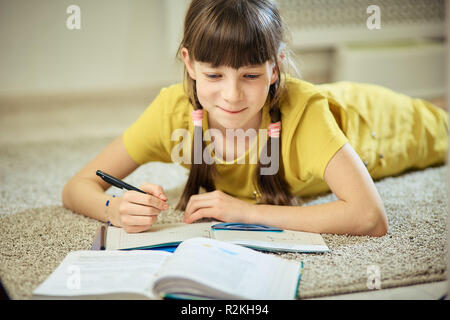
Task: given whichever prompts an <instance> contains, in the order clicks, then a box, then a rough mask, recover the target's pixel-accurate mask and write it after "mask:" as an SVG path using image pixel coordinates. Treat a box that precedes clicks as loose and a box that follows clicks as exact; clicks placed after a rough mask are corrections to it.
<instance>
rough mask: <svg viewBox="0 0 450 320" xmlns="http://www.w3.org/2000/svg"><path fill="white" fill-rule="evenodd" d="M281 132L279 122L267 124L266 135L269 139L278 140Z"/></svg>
mask: <svg viewBox="0 0 450 320" xmlns="http://www.w3.org/2000/svg"><path fill="white" fill-rule="evenodd" d="M280 131H281V121H278V122H275V123H271V124H269V129H268V134H269V137H271V138H279V137H280Z"/></svg>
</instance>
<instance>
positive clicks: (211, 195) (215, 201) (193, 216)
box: [184, 190, 253, 223]
mask: <svg viewBox="0 0 450 320" xmlns="http://www.w3.org/2000/svg"><path fill="white" fill-rule="evenodd" d="M252 207H253V205H252V204H249V203H247V202H245V201H242V200H239V199H236V198H234V197H232V196H230V195H228V194H226V193H224V192H222V191H218V190H216V191H213V192H208V193H202V194H196V195H193V196H191V198H190V199H189V202H188V204H187V206H186V210H185V211H184V222H186V223H192V222H194V221H197V220H199V219H202V218H214V219H216V220H220V221H224V222H241V223H247V221H248V220H249V215H250V212H251V210H252Z"/></svg>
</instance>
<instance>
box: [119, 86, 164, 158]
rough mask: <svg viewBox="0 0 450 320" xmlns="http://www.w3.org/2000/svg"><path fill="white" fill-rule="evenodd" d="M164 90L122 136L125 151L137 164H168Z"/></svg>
mask: <svg viewBox="0 0 450 320" xmlns="http://www.w3.org/2000/svg"><path fill="white" fill-rule="evenodd" d="M166 90H167V89H162V90H161V92H160V93H159V95H158V96H157V97H156V98H155V100H154V101H153V102H152V103H151V104H150V106H148V107H147V109H146V110H145V111H144V112H143V114H142V115H141V116H140V117H139V118H138V119H137V120H136V121H135V122H134V123H133V124H132V125H131V126H130V127H129V128H128V129H126V130H125V132H124V134H123V143H124V145H125V149H126V150H127V152H128V154H129V155H130V156H131V158H132V159H133V160H134V161H135V162H136V163H138V164H144V163H147V162H150V161H161V162H170V161H171V160H170V153H169V152H168V150H166V149H167V147H166V145H165V143H164V141H165V140H167V139H170V136H169V137H168V138H166V137H165V133H166V131H167V130H166V129H167V128H166V127H165V126H166V125H167V122H166V121H165V119H164V118H165V117H166V114H165V112H164V111H165V110H164V108H165V105H166V99H165V95H166Z"/></svg>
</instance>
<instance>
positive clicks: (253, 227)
mask: <svg viewBox="0 0 450 320" xmlns="http://www.w3.org/2000/svg"><path fill="white" fill-rule="evenodd" d="M211 228H212V229H213V230H238V231H272V232H282V231H283V229H280V228H277V227H271V226H266V225H263V224H247V223H233V222H224V223H217V224H215V225H212V226H211Z"/></svg>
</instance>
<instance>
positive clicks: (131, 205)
mask: <svg viewBox="0 0 450 320" xmlns="http://www.w3.org/2000/svg"><path fill="white" fill-rule="evenodd" d="M139 189H141V190H142V191H145V192H147V194H143V193H141V192H138V191H127V192H125V193H124V194H123V197H122V200H121V202H120V205H119V219H120V222H121V225H122V228H124V230H125V231H126V232H128V233H137V232H143V231H147V230H149V229H150V228H151V227H152V225H153V223H155V221H156V219H157V218H158V214H159V213H160V212H161V211H164V210H167V209H168V208H169V206H168V204H167V203H166V202H167V197H166V195H165V194H164V190H163V188H162V187H161V186H159V185H155V184H151V183H144V184H142V185H141V186H139Z"/></svg>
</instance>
